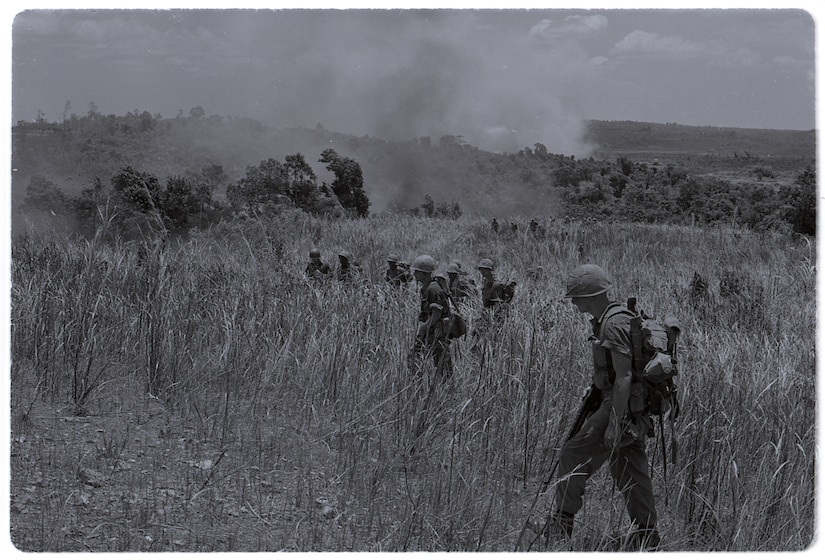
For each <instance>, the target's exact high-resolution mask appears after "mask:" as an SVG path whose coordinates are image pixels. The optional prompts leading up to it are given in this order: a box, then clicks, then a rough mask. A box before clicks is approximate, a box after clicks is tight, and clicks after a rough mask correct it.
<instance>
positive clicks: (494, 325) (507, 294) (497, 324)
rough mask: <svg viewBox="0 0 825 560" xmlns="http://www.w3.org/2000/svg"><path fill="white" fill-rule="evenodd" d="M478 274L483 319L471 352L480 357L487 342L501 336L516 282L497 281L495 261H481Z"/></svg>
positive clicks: (476, 327) (474, 336)
mask: <svg viewBox="0 0 825 560" xmlns="http://www.w3.org/2000/svg"><path fill="white" fill-rule="evenodd" d="M477 268H478V272H479V273H480V274H481V303H482V310H481V317H479V320H478V321H476V323H475V325H476V326H475V328H474V329H473V344H472V347H471V350H472V351H473V353H475V354H476V355H480V354H481V353H482V351H483V348H484V347H485V346H486V344H485V343H486V342H488V341H489V340H490V339H492V338H494V337H495V336H496V335H498V334H499V329H500V328H501V326H502V323H503V322H504V319H505V318H506V315H507V310H508V308H509V305H510V301H512V299H513V293H514V291H515V286H516V283H515V282H510V283H508V284H503V283H501V282H498V281H496V279H495V276H494V274H493V261H491V260H490V259H481V260H480V261H479V262H478V266H477Z"/></svg>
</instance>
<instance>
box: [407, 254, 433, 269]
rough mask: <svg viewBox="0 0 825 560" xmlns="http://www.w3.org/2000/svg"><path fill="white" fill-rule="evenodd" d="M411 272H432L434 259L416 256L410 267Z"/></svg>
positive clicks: (428, 256)
mask: <svg viewBox="0 0 825 560" xmlns="http://www.w3.org/2000/svg"><path fill="white" fill-rule="evenodd" d="M410 269H412V270H414V271H415V270H420V271H421V272H432V271H434V270H435V259H433V258H432V257H431V256H430V255H418V256H417V257H415V260H414V261H413V262H412V264H411V265H410Z"/></svg>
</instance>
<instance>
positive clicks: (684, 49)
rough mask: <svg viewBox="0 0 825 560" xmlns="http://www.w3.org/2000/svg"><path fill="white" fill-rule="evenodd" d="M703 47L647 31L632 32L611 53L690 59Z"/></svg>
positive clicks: (679, 38)
mask: <svg viewBox="0 0 825 560" xmlns="http://www.w3.org/2000/svg"><path fill="white" fill-rule="evenodd" d="M703 50H704V47H703V46H702V45H701V44H699V43H696V42H694V41H688V40H685V39H682V38H681V37H677V36H675V35H669V36H665V37H663V36H661V35H658V34H656V33H650V32H649V31H640V30H636V31H632V32H630V33H628V34H627V35H625V37H624V38H623V39H622V40H621V41H619V42H618V43H616V45H615V46H614V47H613V52H614V53H617V54H625V55H634V54H640V55H656V56H680V57H692V56H697V55H699V54H701V53H702V51H703Z"/></svg>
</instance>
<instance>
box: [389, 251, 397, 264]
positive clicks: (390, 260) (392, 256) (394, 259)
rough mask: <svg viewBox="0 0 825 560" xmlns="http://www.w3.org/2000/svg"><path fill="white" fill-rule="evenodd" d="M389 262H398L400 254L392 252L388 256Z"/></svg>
mask: <svg viewBox="0 0 825 560" xmlns="http://www.w3.org/2000/svg"><path fill="white" fill-rule="evenodd" d="M387 262H388V263H397V262H398V255H396V254H395V253H391V254H390V256H389V257H387Z"/></svg>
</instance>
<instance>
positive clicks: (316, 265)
mask: <svg viewBox="0 0 825 560" xmlns="http://www.w3.org/2000/svg"><path fill="white" fill-rule="evenodd" d="M330 272H332V270H331V269H330V267H329V265H328V264H327V263H325V262H324V261H322V260H321V251H319V250H318V249H312V250H311V251H310V252H309V262H308V263H307V267H306V275H307V276H309V277H310V278H325V277H327V276H328V275H329V273H330Z"/></svg>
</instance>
